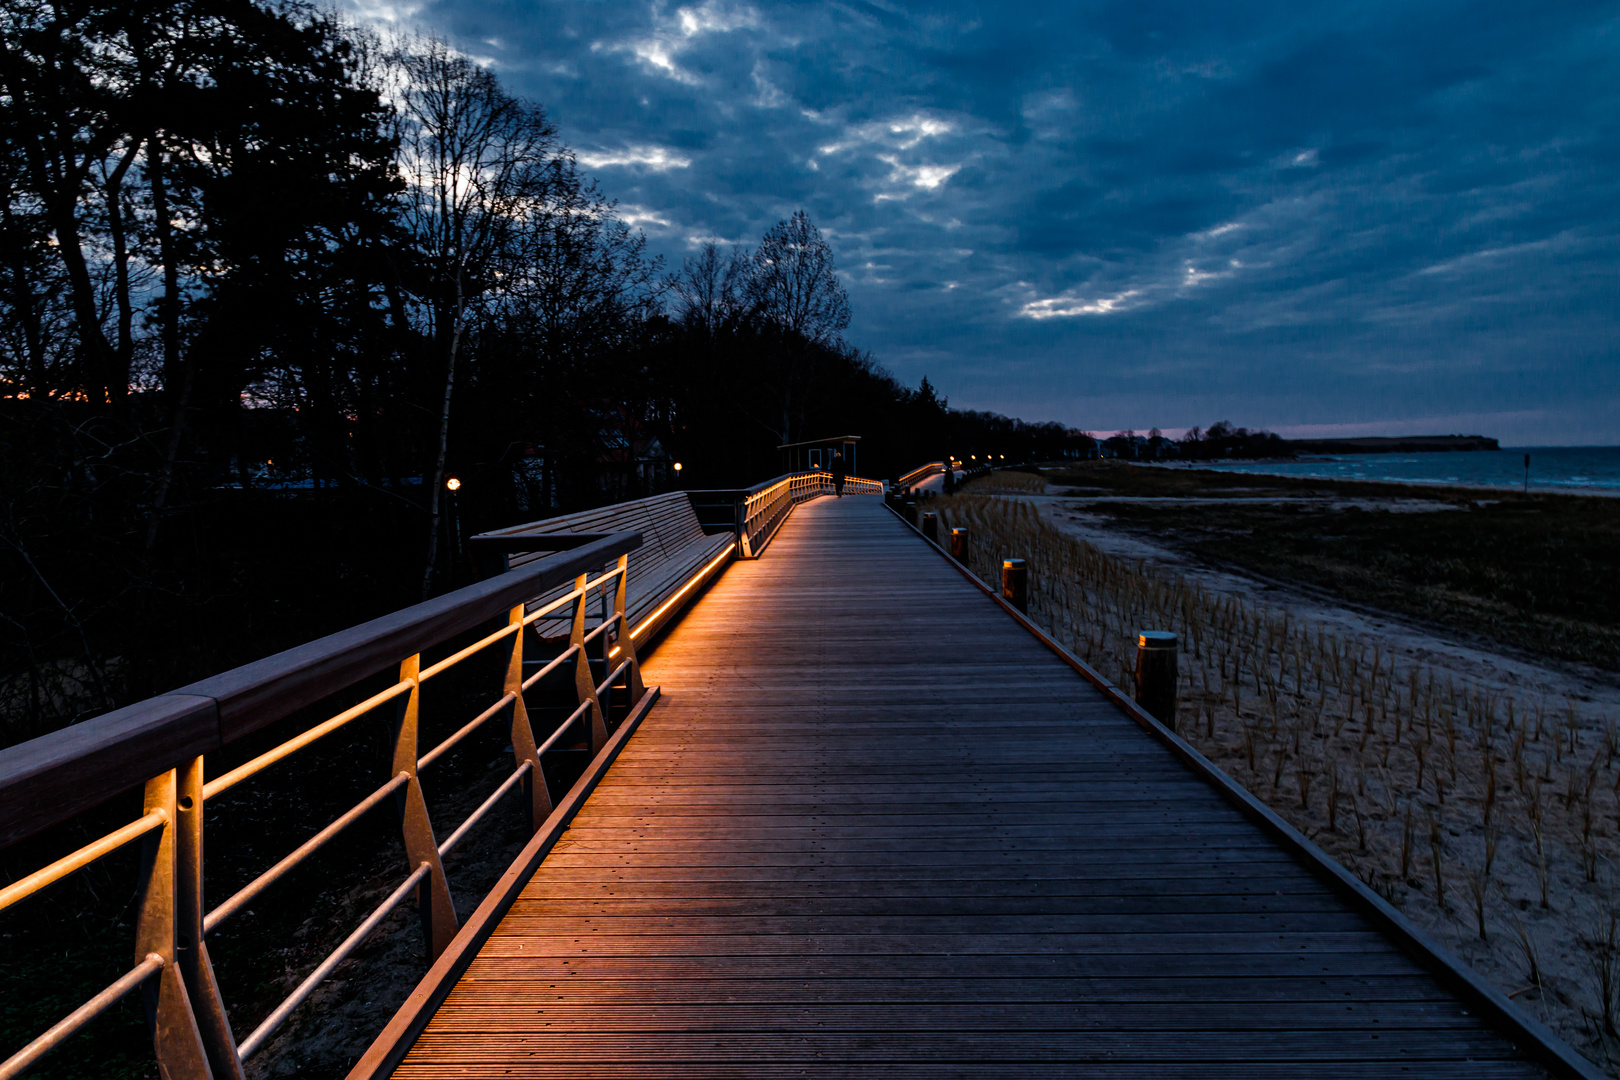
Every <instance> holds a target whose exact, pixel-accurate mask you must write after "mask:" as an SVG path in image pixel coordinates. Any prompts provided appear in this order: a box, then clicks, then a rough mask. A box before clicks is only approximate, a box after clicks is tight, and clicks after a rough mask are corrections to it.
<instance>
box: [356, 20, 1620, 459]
mask: <svg viewBox="0 0 1620 1080" xmlns="http://www.w3.org/2000/svg"><path fill="white" fill-rule="evenodd" d="M354 2H355V3H356V4H357V10H359V11H360V12H361V13H362V15H363V16H365V17H367V18H369V19H374V20H388V19H392V20H394V21H395V23H396V25H402V24H414V25H417V26H421V27H425V28H428V29H431V30H434V31H436V32H439V33H441V34H443V35H445V36H447V37H448V38H449V39H450V40H451V41H452V42H453V43H455V44H456V45H457V46H459V47H460V48H462V49H464V50H465V51H466V52H468V53H470V54H472V55H474V56H477V57H480V58H484V59H487V61H488V62H489V63H491V64H492V65H493V66H494V67H495V69H496V70H497V71H499V73H500V74H501V76H502V78H503V80H504V81H505V82H506V84H507V85H508V86H509V87H510V88H511V89H512V90H514V91H515V92H517V93H520V94H523V95H525V96H527V97H530V98H533V99H535V100H537V101H539V102H540V103H542V104H543V105H544V106H545V107H546V109H547V110H548V111H549V113H550V114H551V116H552V118H553V120H554V121H555V122H556V123H557V125H558V127H559V128H560V130H561V132H562V133H563V136H564V137H565V139H566V140H567V141H568V142H569V143H570V144H571V145H572V146H573V147H574V148H575V149H576V150H577V152H578V154H579V159H580V161H581V162H582V163H583V164H585V165H586V166H587V168H588V169H589V171H590V172H591V173H592V174H593V175H595V176H596V177H597V178H598V179H599V180H600V182H601V185H602V188H603V190H604V191H605V193H607V194H608V195H609V196H610V197H613V198H616V199H618V200H619V202H620V205H621V210H622V211H623V212H624V214H625V216H626V217H627V218H628V219H629V220H630V221H631V222H632V223H633V224H635V225H637V226H638V227H640V228H641V229H643V230H645V232H646V233H647V236H648V238H649V240H650V241H651V244H652V246H653V247H654V248H655V249H656V250H657V251H658V252H660V253H662V254H663V255H664V256H665V257H666V259H667V260H668V261H669V262H670V263H671V265H679V263H680V260H681V259H682V258H683V257H684V256H685V255H687V254H689V253H690V252H691V250H692V248H693V246H694V245H696V244H698V243H700V242H701V241H702V240H704V239H707V238H715V239H719V240H722V241H725V242H738V243H743V244H752V243H754V242H756V241H757V239H758V237H759V235H760V234H761V233H762V232H763V231H764V230H765V229H766V228H767V227H768V226H770V225H771V224H772V223H773V222H775V221H776V220H778V219H779V218H782V217H785V216H787V215H788V214H790V213H791V212H792V211H793V210H794V209H796V208H799V207H803V208H805V209H806V210H808V211H809V212H810V214H811V216H812V217H813V218H814V220H815V221H816V222H817V223H818V224H819V225H820V226H821V228H822V230H823V231H824V233H826V235H827V236H828V238H829V239H830V240H831V242H832V244H833V247H834V249H835V251H836V253H837V258H838V264H839V267H840V269H841V271H842V272H843V276H844V281H845V285H846V287H847V288H848V290H849V294H850V301H851V306H852V308H853V311H854V319H853V321H852V323H851V325H850V328H849V332H848V336H849V338H850V339H851V340H852V341H853V342H854V343H855V344H857V345H859V346H861V347H863V348H867V349H869V350H871V352H872V353H873V354H874V355H875V356H876V357H877V359H878V360H879V361H880V362H882V363H883V364H885V365H887V366H888V367H889V368H890V369H891V370H893V371H894V372H895V373H896V374H897V375H898V376H899V377H900V378H902V379H903V380H905V381H906V382H908V383H911V384H915V383H916V382H917V380H918V379H920V378H921V377H922V376H923V375H924V374H926V375H928V377H929V378H930V379H931V380H932V381H933V382H934V383H935V384H936V385H938V386H939V387H940V388H941V389H942V391H943V392H945V393H946V394H948V395H949V397H950V400H951V402H952V404H954V405H959V406H965V407H972V408H989V409H996V410H999V411H1002V412H1006V413H1010V414H1014V415H1019V416H1023V417H1025V418H1026V419H1032V420H1041V419H1056V420H1061V421H1064V422H1066V423H1069V424H1073V425H1076V426H1080V427H1085V428H1089V429H1108V430H1111V429H1116V428H1122V427H1135V428H1138V429H1145V428H1147V427H1150V426H1153V425H1158V426H1160V427H1163V428H1167V429H1168V428H1179V427H1184V426H1188V425H1192V424H1208V423H1210V422H1211V421H1214V420H1217V419H1221V418H1229V419H1231V420H1232V421H1233V422H1235V423H1240V424H1246V425H1260V426H1265V427H1270V428H1274V429H1277V430H1281V431H1284V432H1289V433H1321V434H1338V433H1345V434H1360V433H1414V432H1415V433H1429V432H1436V433H1447V432H1480V433H1484V434H1488V435H1496V436H1498V437H1500V438H1502V439H1503V441H1504V443H1507V444H1527V443H1535V444H1547V443H1555V444H1556V443H1607V444H1614V443H1620V363H1617V361H1620V4H1615V3H1609V4H1597V3H1578V2H1567V0H1547V2H1541V3H1515V4H1502V3H1451V2H1445V0H1439V2H1436V0H1429V2H1427V3H1423V4H1413V3H1411V2H1409V0H1408V2H1403V3H1384V2H1347V0H1339V2H1331V3H1316V4H1303V5H1302V4H1300V3H1298V2H1297V0H1296V2H1287V3H1284V2H1277V3H1266V2H1245V0H1223V2H1219V3H1215V2H1211V0H1191V2H1186V3H1168V2H1154V0H1119V2H1089V3H1066V4H1052V5H1049V6H1047V7H1046V8H1045V9H1044V10H1042V9H1039V8H1035V7H1032V6H1031V5H1025V4H1015V3H1000V4H984V5H974V4H959V5H954V6H952V5H943V4H941V5H929V6H926V7H923V6H918V7H916V8H915V9H913V8H907V7H903V6H900V5H896V4H890V3H863V2H847V3H828V4H806V5H798V4H777V5H766V4H758V5H750V4H745V3H735V4H733V3H714V2H711V3H703V4H701V5H688V6H677V5H674V4H646V3H622V2H609V3H581V2H567V3H561V2H544V0H525V2H517V0H454V2H428V3H420V4H415V5H409V6H406V5H401V6H395V7H390V6H388V2H387V0H354Z"/></svg>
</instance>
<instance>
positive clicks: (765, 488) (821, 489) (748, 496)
mask: <svg viewBox="0 0 1620 1080" xmlns="http://www.w3.org/2000/svg"><path fill="white" fill-rule="evenodd" d="M844 491H845V492H846V493H848V494H851V495H881V494H883V484H882V483H881V482H879V481H877V480H865V479H862V478H861V477H859V476H851V477H849V478H847V479H846V480H845V481H844ZM832 493H833V479H832V474H831V473H829V472H826V471H824V470H820V469H816V470H812V471H810V472H798V473H788V474H786V475H784V476H778V477H777V478H776V479H774V480H767V481H765V482H764V483H762V484H755V485H754V486H753V487H751V488H748V489H746V490H745V491H743V492H742V493H741V495H742V499H741V505H740V509H739V510H738V514H737V520H738V525H737V542H738V550H739V554H741V556H742V557H743V558H745V559H752V558H757V557H758V556H759V553H760V552H762V551H764V550H765V545H767V544H769V543H770V542H771V537H773V536H775V535H776V530H777V529H778V528H780V527H781V525H782V522H784V521H786V520H787V516H788V512H789V511H790V510H792V509H793V507H794V506H796V505H797V504H799V503H802V502H804V501H805V500H807V499H814V498H818V497H819V496H822V495H831V494H832Z"/></svg>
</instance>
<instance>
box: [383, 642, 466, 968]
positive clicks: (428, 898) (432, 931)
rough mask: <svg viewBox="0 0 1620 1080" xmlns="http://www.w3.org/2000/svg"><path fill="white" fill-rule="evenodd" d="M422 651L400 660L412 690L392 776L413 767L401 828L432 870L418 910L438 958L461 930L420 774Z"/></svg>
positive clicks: (413, 858)
mask: <svg viewBox="0 0 1620 1080" xmlns="http://www.w3.org/2000/svg"><path fill="white" fill-rule="evenodd" d="M421 673H422V656H421V654H420V653H417V654H415V655H413V656H410V657H408V658H407V659H406V660H405V661H404V663H402V664H400V665H399V677H400V679H401V680H405V681H409V682H410V683H411V689H410V691H409V692H408V693H407V694H406V695H405V700H404V701H403V702H402V703H401V704H400V707H399V723H398V724H397V725H396V726H395V728H394V761H393V772H392V773H391V774H390V775H392V776H398V775H399V774H400V773H408V774H409V775H410V780H409V781H407V782H406V784H405V786H404V787H403V788H401V789H400V792H399V794H398V796H396V799H397V804H398V806H399V820H400V831H401V833H402V834H403V836H404V840H405V857H406V858H407V859H408V860H409V863H410V865H409V866H408V868H407V869H409V870H411V871H413V872H414V871H415V870H416V868H417V867H419V866H421V865H422V864H423V863H427V864H428V866H429V867H431V870H430V871H429V873H428V876H427V879H426V880H424V881H423V882H422V884H420V885H418V886H417V887H416V902H417V910H418V911H420V913H421V916H422V934H423V936H424V937H425V938H426V939H427V947H428V956H429V957H430V958H432V959H434V960H437V959H438V958H439V954H440V953H442V952H444V950H445V949H446V948H447V947H449V945H450V939H451V938H453V937H455V936H456V929H457V925H458V924H457V921H456V908H455V904H454V903H453V902H452V901H451V899H450V883H449V881H448V880H446V879H445V876H444V863H443V862H441V861H440V859H439V845H438V842H437V841H435V840H434V838H433V822H432V821H431V820H430V819H429V818H428V811H427V800H426V799H425V798H423V796H422V782H421V780H420V779H419V778H418V777H417V775H416V771H417V752H418V748H417V740H416V729H417V716H418V713H419V711H420V709H421V701H422V683H421Z"/></svg>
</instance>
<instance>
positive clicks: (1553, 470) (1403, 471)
mask: <svg viewBox="0 0 1620 1080" xmlns="http://www.w3.org/2000/svg"><path fill="white" fill-rule="evenodd" d="M1526 454H1528V455H1530V490H1531V491H1568V492H1572V493H1581V492H1585V493H1588V494H1593V495H1598V494H1620V446H1516V447H1508V448H1506V449H1503V450H1473V451H1468V452H1458V453H1453V452H1444V453H1431V454H1320V455H1316V454H1313V455H1310V456H1307V457H1302V458H1300V459H1299V460H1298V461H1251V462H1220V463H1213V464H1210V465H1204V466H1199V467H1201V468H1209V469H1219V470H1220V471H1222V472H1239V473H1245V472H1246V473H1264V474H1266V475H1272V476H1319V477H1325V478H1327V479H1331V480H1380V481H1394V482H1396V483H1402V484H1445V485H1462V486H1467V487H1490V488H1515V489H1520V490H1522V489H1523V487H1524V481H1525V469H1524V457H1525V455H1526Z"/></svg>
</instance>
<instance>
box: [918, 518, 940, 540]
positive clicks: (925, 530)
mask: <svg viewBox="0 0 1620 1080" xmlns="http://www.w3.org/2000/svg"><path fill="white" fill-rule="evenodd" d="M922 534H923V535H924V536H925V537H927V538H928V542H929V543H931V544H937V543H939V515H938V514H924V515H923V516H922Z"/></svg>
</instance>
